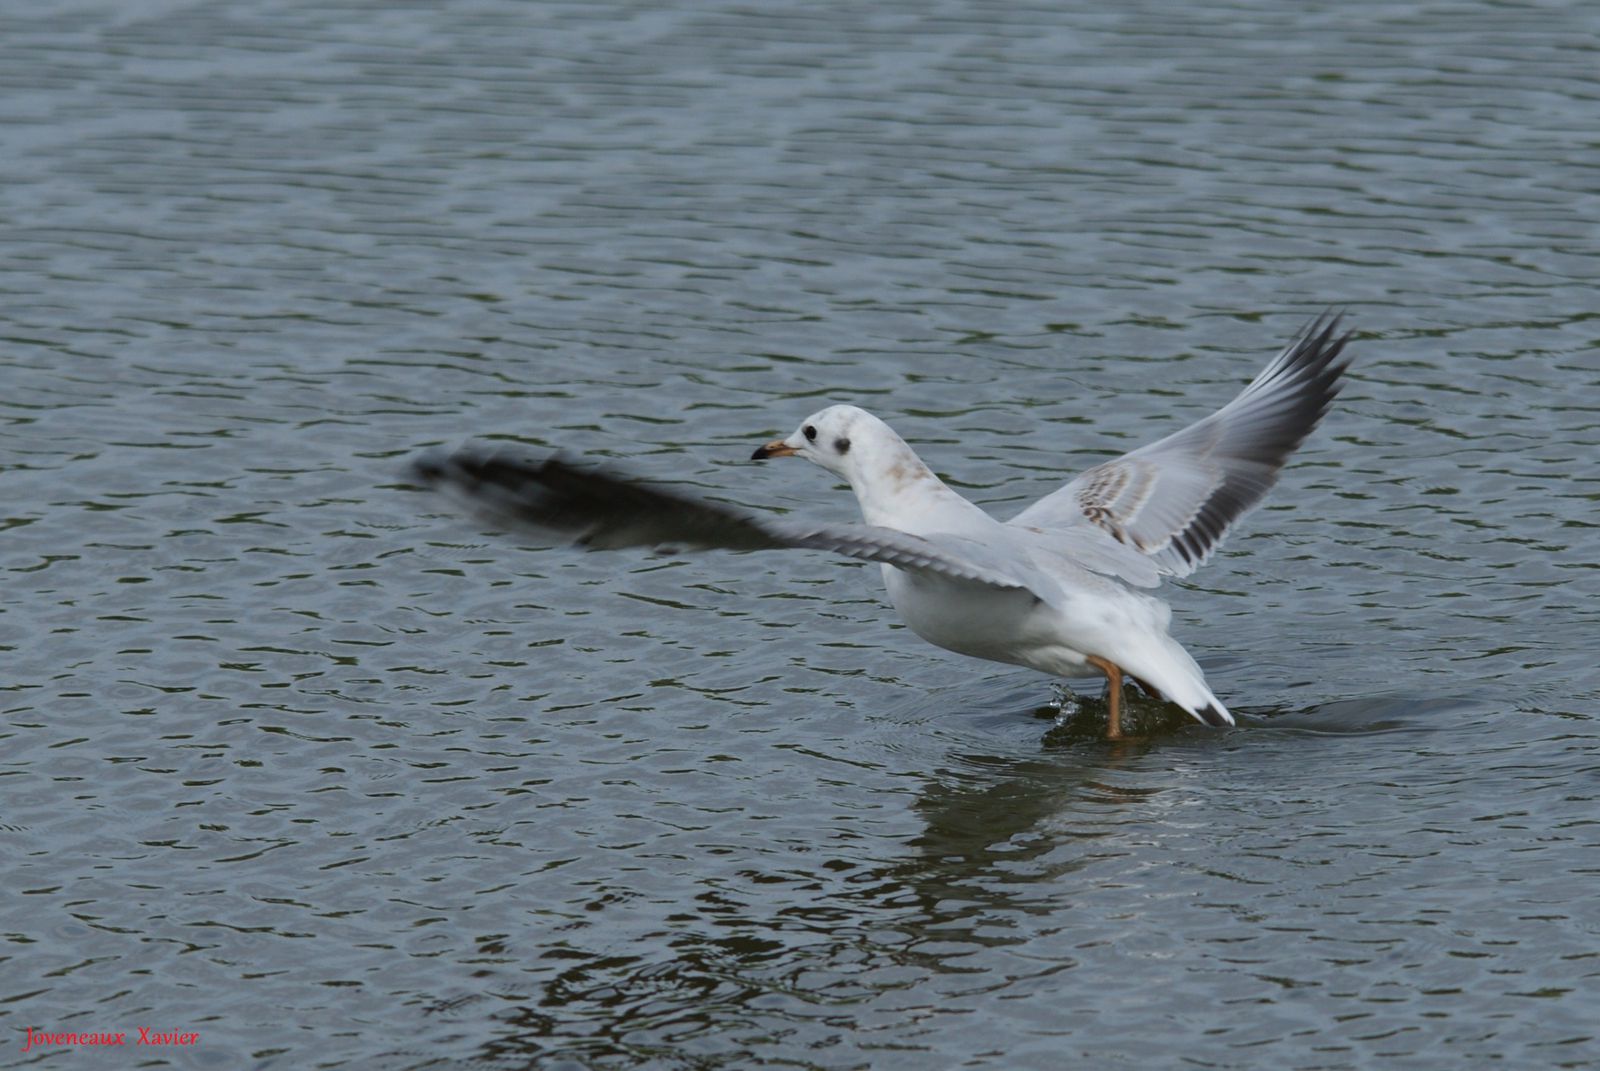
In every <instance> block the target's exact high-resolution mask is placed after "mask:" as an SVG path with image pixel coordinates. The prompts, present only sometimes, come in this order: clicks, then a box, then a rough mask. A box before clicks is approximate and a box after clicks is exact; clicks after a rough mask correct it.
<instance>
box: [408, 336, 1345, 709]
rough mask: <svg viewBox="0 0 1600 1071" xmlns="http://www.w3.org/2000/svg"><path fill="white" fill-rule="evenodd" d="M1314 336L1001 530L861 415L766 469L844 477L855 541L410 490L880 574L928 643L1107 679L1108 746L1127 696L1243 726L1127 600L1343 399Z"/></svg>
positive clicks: (721, 510)
mask: <svg viewBox="0 0 1600 1071" xmlns="http://www.w3.org/2000/svg"><path fill="white" fill-rule="evenodd" d="M1338 328H1339V318H1338V317H1333V318H1331V319H1329V318H1326V317H1324V318H1320V319H1318V320H1317V321H1316V322H1314V323H1312V324H1309V325H1308V326H1307V327H1305V328H1304V329H1302V331H1301V332H1300V334H1299V335H1297V336H1296V337H1295V339H1294V341H1293V342H1291V343H1290V344H1289V345H1288V347H1287V348H1285V349H1284V350H1283V352H1282V353H1280V354H1279V355H1278V356H1277V357H1276V358H1275V359H1274V360H1273V361H1272V363H1271V364H1269V365H1267V367H1266V368H1265V369H1264V370H1263V371H1262V372H1261V374H1260V375H1258V376H1256V378H1255V379H1254V380H1252V381H1251V382H1250V384H1249V386H1247V387H1245V388H1244V390H1243V391H1241V392H1240V393H1239V395H1238V397H1236V398H1234V399H1233V401H1231V402H1229V403H1228V404H1227V405H1225V406H1223V407H1222V408H1221V409H1219V410H1217V411H1216V412H1215V413H1212V414H1211V415H1210V416H1208V417H1206V418H1205V419H1204V420H1201V421H1198V422H1197V423H1194V424H1191V425H1190V426H1189V427H1187V428H1184V429H1183V430H1182V431H1178V432H1175V433H1173V434H1172V435H1169V436H1167V437H1166V438H1164V439H1162V440H1160V441H1159V442H1155V443H1151V444H1150V445H1149V446H1145V447H1142V448H1140V449H1138V450H1134V451H1132V452H1131V453H1127V454H1124V455H1122V456H1121V457H1117V458H1113V459H1111V460H1110V461H1106V462H1103V463H1101V464H1099V465H1096V466H1094V467H1093V468H1091V469H1089V470H1087V471H1086V472H1084V473H1082V474H1081V475H1079V476H1078V477H1077V478H1075V479H1073V480H1071V481H1070V482H1068V483H1067V484H1066V485H1065V486H1063V487H1061V488H1060V489H1059V490H1057V491H1054V492H1052V493H1051V494H1048V495H1046V496H1045V497H1044V498H1041V499H1040V500H1039V501H1037V502H1035V503H1034V504H1033V505H1031V506H1029V507H1028V508H1027V509H1025V510H1023V511H1022V512H1021V513H1019V514H1017V515H1016V516H1015V517H1012V518H1011V519H1010V520H1008V521H1000V520H996V519H995V518H993V517H991V516H990V515H989V514H988V513H986V512H984V511H983V510H982V509H980V508H979V507H978V506H975V505H973V504H972V503H971V502H969V501H967V500H966V499H965V498H963V497H961V495H959V494H957V493H956V492H955V491H953V490H951V489H950V487H949V486H947V485H946V484H945V483H944V482H943V481H942V480H940V479H939V478H938V477H937V476H935V475H934V474H933V470H931V469H929V468H928V466H927V465H926V464H924V463H923V461H922V459H921V458H919V457H918V456H917V455H916V453H915V452H914V451H913V450H912V449H911V447H910V446H908V445H906V442H905V440H904V439H902V438H900V436H899V435H896V434H895V433H894V431H893V430H892V429H891V428H890V427H889V425H887V424H885V423H884V422H883V421H881V420H879V419H878V418H877V417H875V416H873V415H872V414H871V413H868V412H867V411H866V410H864V409H859V408H857V407H856V406H853V405H830V406H828V407H827V408H826V409H821V410H819V411H817V412H815V413H813V414H811V415H810V416H808V417H806V419H805V420H804V421H802V422H801V424H800V426H799V427H798V428H796V429H795V431H794V433H793V434H792V435H790V436H789V437H788V438H784V439H775V440H773V441H772V442H769V443H767V444H766V445H765V446H762V447H760V448H759V449H757V450H756V452H755V454H754V455H753V457H754V458H755V459H757V460H760V459H763V458H774V457H801V458H805V459H806V460H807V461H810V462H812V463H813V464H816V465H820V466H822V467H823V468H825V469H827V470H828V471H829V472H831V473H833V474H835V475H836V476H839V477H841V478H843V479H844V480H845V481H847V482H848V483H849V484H850V487H851V489H852V490H853V491H855V494H856V501H857V502H858V503H859V504H860V506H861V517H862V521H863V522H864V523H862V524H826V523H814V522H811V521H804V520H793V519H789V518H781V519H780V518H775V517H765V516H761V517H758V516H755V515H752V514H747V513H743V512H740V511H737V510H734V509H730V508H728V507H726V506H723V505H720V504H715V503H711V502H706V501H703V500H700V499H697V498H693V497H690V496H688V495H685V494H682V493H680V492H677V491H666V490H662V489H660V488H656V487H647V486H644V485H642V484H639V483H637V482H634V481H632V480H630V479H628V478H625V477H621V476H618V475H613V474H610V473H607V472H604V471H600V470H596V469H593V468H588V467H580V466H575V465H572V464H569V463H568V462H565V461H562V460H560V459H559V458H549V459H546V460H543V461H529V460H526V459H524V458H518V457H515V456H512V455H510V454H508V453H507V452H505V451H503V450H501V451H494V452H482V451H477V450H473V449H471V448H465V449H462V450H459V451H457V452H456V453H454V454H450V455H439V454H432V455H427V456H424V457H422V458H419V459H418V460H417V461H416V462H415V464H414V472H415V473H416V474H417V475H418V476H419V477H420V478H422V479H423V480H425V481H426V482H428V483H430V484H433V485H435V486H438V487H441V488H443V489H445V490H448V491H452V492H454V493H456V494H457V495H458V496H460V497H463V498H465V499H466V500H468V501H469V502H471V503H472V504H474V505H475V506H477V507H479V508H481V509H484V510H486V511H487V512H489V513H490V514H492V515H493V516H495V517H496V518H497V519H500V520H503V521H509V522H511V523H513V524H516V525H518V526H519V527H529V528H533V529H538V530H543V531H546V532H556V533H562V534H566V535H569V536H573V537H575V538H576V540H577V542H578V543H579V544H581V545H583V546H587V547H590V548H595V549H612V548H618V547H634V546H659V545H663V544H670V545H673V546H680V547H692V548H697V549H716V548H721V549H728V550H771V549H780V548H786V547H804V548H810V549H815V550H827V551H832V552H834V553H836V554H843V555H846V556H848V557H852V558H861V559H864V560H866V561H874V562H880V563H882V566H883V579H884V583H885V585H886V586H887V588H888V591H889V601H890V602H891V603H892V604H893V605H894V608H895V609H896V610H897V611H899V613H900V616H901V617H902V618H903V619H904V620H905V622H906V624H907V625H909V626H910V627H911V630H912V631H913V632H915V633H916V634H917V635H918V636H921V637H922V638H923V639H925V640H927V641H928V642H929V643H932V644H934V645H936V646H938V647H943V648H945V649H946V650H950V651H955V652H957V653H959V654H965V655H972V656H973V657H976V658H984V659H989V660H991V661H995V662H1005V663H1010V664H1013V665H1019V666H1027V667H1029V668H1031V669H1036V670H1039V671H1040V672H1043V673H1048V674H1050V675H1052V676H1058V677H1060V676H1074V675H1077V674H1078V673H1079V672H1080V671H1081V670H1083V669H1084V667H1085V666H1093V667H1094V668H1095V669H1097V670H1099V671H1100V672H1101V673H1104V674H1105V676H1106V681H1107V685H1108V688H1109V691H1108V697H1109V698H1108V704H1107V705H1108V707H1109V724H1108V729H1107V736H1108V737H1110V738H1112V739H1115V738H1118V737H1120V736H1121V735H1122V723H1121V696H1122V678H1123V675H1124V674H1126V675H1128V676H1131V677H1133V678H1134V679H1135V680H1137V681H1138V682H1139V683H1140V684H1141V685H1143V686H1144V687H1145V688H1146V690H1147V691H1154V692H1158V693H1160V694H1161V695H1163V696H1165V697H1166V698H1167V699H1169V700H1170V701H1172V702H1173V703H1176V704H1177V705H1178V706H1180V707H1182V708H1183V709H1184V710H1186V711H1187V712H1188V713H1189V714H1190V715H1192V716H1193V717H1194V718H1195V719H1196V720H1198V721H1200V722H1202V723H1203V724H1206V725H1211V726H1224V725H1232V724H1234V720H1233V715H1232V714H1230V713H1228V709H1227V708H1226V707H1225V706H1223V704H1222V701H1221V700H1219V699H1218V698H1217V697H1216V695H1215V693H1213V692H1212V691H1211V688H1210V687H1209V686H1208V685H1207V684H1206V680H1205V675H1204V674H1203V673H1201V671H1200V667H1199V666H1198V665H1197V664H1196V663H1195V660H1194V659H1193V658H1191V657H1190V656H1189V653H1188V652H1187V651H1185V650H1184V649H1183V647H1182V646H1180V645H1179V644H1178V641H1177V640H1175V639H1173V638H1172V636H1171V635H1169V634H1168V632H1167V628H1168V624H1169V622H1170V621H1171V618H1172V610H1171V609H1170V608H1169V607H1168V606H1167V605H1166V603H1164V602H1162V601H1160V600H1159V599H1156V598H1154V597H1152V596H1150V595H1146V594H1144V593H1142V592H1139V591H1135V590H1133V589H1132V588H1130V587H1129V585H1133V586H1134V587H1145V588H1148V587H1154V586H1156V585H1157V584H1159V583H1160V580H1161V577H1162V576H1163V575H1166V576H1188V575H1189V574H1190V573H1192V572H1193V571H1194V570H1195V569H1196V568H1198V567H1199V566H1200V565H1201V564H1202V563H1204V562H1205V560H1206V559H1207V558H1209V557H1210V556H1211V554H1212V552H1213V551H1215V550H1216V548H1217V545H1218V544H1219V543H1221V542H1222V539H1223V537H1224V536H1225V535H1226V534H1227V532H1228V531H1229V529H1231V528H1232V527H1233V525H1234V523H1235V522H1237V521H1238V520H1239V518H1240V517H1242V516H1243V515H1244V514H1245V513H1246V512H1248V511H1249V510H1250V509H1251V508H1252V507H1254V506H1255V505H1256V504H1257V503H1259V502H1260V501H1261V499H1262V498H1263V497H1264V496H1265V495H1266V493H1267V491H1268V490H1270V489H1271V487H1272V485H1273V484H1274V483H1275V482H1277V478H1278V472H1279V470H1280V469H1282V467H1283V465H1284V462H1285V461H1287V460H1288V458H1289V455H1290V454H1291V453H1293V452H1294V450H1295V448H1296V447H1298V446H1299V445H1300V444H1301V443H1302V442H1303V441H1304V440H1305V438H1306V436H1308V435H1309V434H1311V432H1312V430H1313V429H1314V428H1315V427H1316V426H1317V422H1318V421H1319V420H1321V418H1322V415H1323V413H1325V412H1326V411H1327V409H1328V406H1329V404H1330V403H1331V402H1332V401H1333V399H1334V397H1335V396H1336V395H1337V394H1338V393H1339V388H1340V386H1341V384H1340V376H1341V375H1342V373H1343V372H1344V370H1345V366H1346V364H1347V363H1348V361H1347V359H1346V358H1344V357H1343V351H1344V347H1345V343H1346V342H1347V341H1348V340H1349V338H1350V335H1349V334H1348V333H1345V334H1339V333H1338Z"/></svg>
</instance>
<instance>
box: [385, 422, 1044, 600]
mask: <svg viewBox="0 0 1600 1071" xmlns="http://www.w3.org/2000/svg"><path fill="white" fill-rule="evenodd" d="M412 472H413V474H414V475H416V476H417V477H418V478H420V479H421V480H423V481H424V482H425V483H428V484H430V485H432V486H434V487H437V488H439V489H441V490H443V491H446V492H448V493H450V494H451V495H453V496H454V497H456V498H458V499H461V500H463V501H465V502H467V503H468V504H469V505H471V506H474V507H476V508H477V509H479V510H481V511H483V512H485V513H487V514H489V515H490V516H491V517H493V518H495V519H496V520H498V521H502V522H508V523H511V524H514V525H516V526H518V527H521V528H531V529H535V530H538V531H542V532H547V533H549V532H553V533H556V534H560V535H565V536H568V537H570V538H572V539H573V540H574V541H576V542H577V543H578V544H579V545H580V546H584V547H589V548H591V549H596V550H613V549H616V548H620V547H655V546H661V545H664V544H670V545H673V546H679V547H685V548H693V549H698V550H779V549H783V548H789V547H793V548H804V549H809V550H825V551H831V552H832V553H834V554H842V555H844V556H845V557H848V558H859V559H862V560H863V561H871V562H883V563H887V564H889V565H894V566H898V567H900V568H902V569H908V570H911V571H913V572H926V573H934V574H938V575H941V576H945V577H950V578H953V579H956V580H967V581H973V582H976V583H980V584H985V585H988V586H990V587H995V588H1026V587H1027V586H1028V585H1027V584H1026V583H1024V582H1023V581H1021V580H1018V579H1016V578H1014V577H1013V576H1012V575H1010V574H1009V573H1008V572H1007V571H1006V570H1004V569H1001V568H997V567H996V566H995V565H993V564H990V563H987V562H984V561H981V560H975V559H981V558H983V557H987V556H988V555H986V554H984V553H983V551H982V548H981V547H978V546H976V545H973V546H972V547H971V548H970V550H971V551H973V552H975V553H973V554H968V553H964V551H965V550H967V549H969V548H964V547H962V546H960V545H959V544H960V543H961V542H962V541H957V540H950V541H946V540H940V541H939V542H937V543H936V542H934V541H933V540H930V539H924V538H923V537H921V536H915V535H911V534H909V533H906V532H900V531H897V530H895V529H893V528H884V527H880V526H877V525H865V524H822V525H817V524H803V523H798V522H795V521H788V520H781V519H767V518H757V517H754V516H751V515H749V514H746V513H742V512H739V511H737V510H734V509H730V508H728V507H727V506H723V505H719V504H717V503H713V502H706V501H704V500H701V499H696V498H691V497H689V496H687V495H684V494H681V493H678V492H676V491H667V490H663V489H661V488H657V487H650V486H647V485H645V484H642V483H638V482H635V481H633V480H630V479H627V478H624V477H622V476H618V475H614V474H612V473H608V472H605V471H602V470H599V469H593V468H583V467H578V466H575V465H571V464H569V463H567V462H565V461H562V460H560V459H559V458H549V459H546V460H544V461H531V460H527V459H524V458H517V457H513V456H511V455H509V454H508V453H507V452H504V451H500V452H493V453H480V452H477V451H473V450H471V449H464V450H460V451H457V452H456V453H454V454H449V455H438V454H433V455H427V456H424V457H421V458H419V459H417V460H416V461H415V462H413V464H412Z"/></svg>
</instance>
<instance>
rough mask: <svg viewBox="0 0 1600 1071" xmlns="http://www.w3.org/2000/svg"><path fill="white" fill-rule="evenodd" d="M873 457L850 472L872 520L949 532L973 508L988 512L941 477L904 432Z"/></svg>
mask: <svg viewBox="0 0 1600 1071" xmlns="http://www.w3.org/2000/svg"><path fill="white" fill-rule="evenodd" d="M863 460H865V459H863ZM873 462H874V463H873V464H870V465H860V466H855V467H853V468H852V469H851V471H850V472H849V473H847V476H848V478H849V480H850V488H851V490H853V491H855V493H856V501H857V502H858V503H860V505H861V517H862V519H863V520H864V521H866V522H867V523H868V524H881V525H883V526H885V527H887V528H898V529H900V530H902V531H912V532H915V531H918V530H919V529H920V530H927V531H946V530H949V528H950V527H951V526H952V525H955V524H956V523H957V522H959V520H961V519H962V518H965V517H968V516H970V514H971V513H973V512H980V513H981V512H982V511H980V510H978V507H976V506H974V505H973V504H972V503H970V502H968V501H967V500H966V499H965V498H962V497H961V496H960V495H959V494H957V493H956V492H955V491H953V490H951V489H950V488H949V487H948V486H947V485H946V484H945V482H944V481H943V480H941V479H939V477H937V476H935V475H934V474H933V470H932V469H930V468H929V467H928V466H927V464H926V463H924V462H923V460H922V459H921V458H920V457H918V456H917V454H916V451H914V450H912V449H911V447H909V446H907V445H906V444H905V442H904V441H903V440H901V439H900V438H899V437H898V436H895V437H894V439H893V440H892V441H890V442H886V443H885V444H884V448H883V449H882V450H881V452H880V453H879V456H878V457H876V458H874V459H873Z"/></svg>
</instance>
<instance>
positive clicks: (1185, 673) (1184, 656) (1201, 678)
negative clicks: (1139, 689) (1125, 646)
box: [1122, 636, 1234, 728]
mask: <svg viewBox="0 0 1600 1071" xmlns="http://www.w3.org/2000/svg"><path fill="white" fill-rule="evenodd" d="M1151 639H1152V640H1156V639H1157V638H1156V637H1151ZM1137 662H1138V664H1137V665H1134V664H1132V663H1131V661H1130V662H1127V663H1124V664H1123V666H1122V668H1123V669H1124V670H1125V671H1127V672H1128V673H1131V674H1133V676H1135V677H1137V678H1138V679H1139V680H1141V681H1144V682H1146V683H1148V684H1150V685H1151V686H1152V687H1154V688H1155V689H1156V690H1157V691H1159V692H1160V693H1161V694H1162V695H1164V696H1166V697H1167V698H1168V699H1170V700H1172V702H1174V703H1176V704H1178V705H1179V706H1180V707H1182V708H1183V709H1184V710H1186V711H1188V712H1189V714H1190V716H1191V717H1193V718H1194V719H1195V720H1196V721H1198V722H1200V723H1201V724H1202V725H1210V726H1212V727H1213V728H1221V727H1223V726H1227V725H1233V724H1234V720H1233V715H1232V714H1230V713H1228V708H1227V707H1225V706H1223V705H1222V700H1220V699H1218V698H1217V696H1216V693H1214V692H1213V691H1212V690H1211V686H1210V685H1208V684H1206V676H1205V674H1204V673H1203V672H1201V670H1200V665H1199V663H1197V662H1196V661H1195V660H1194V659H1193V658H1191V657H1190V656H1189V652H1188V651H1185V650H1184V649H1183V648H1182V646H1180V645H1179V643H1178V641H1177V640H1175V639H1173V638H1172V637H1170V636H1161V637H1159V640H1157V642H1155V643H1152V644H1151V649H1150V651H1149V652H1148V657H1143V658H1139V659H1137Z"/></svg>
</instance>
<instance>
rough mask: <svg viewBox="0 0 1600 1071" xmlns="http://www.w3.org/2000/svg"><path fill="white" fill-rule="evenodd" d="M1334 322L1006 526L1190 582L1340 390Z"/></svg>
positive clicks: (1340, 358)
mask: <svg viewBox="0 0 1600 1071" xmlns="http://www.w3.org/2000/svg"><path fill="white" fill-rule="evenodd" d="M1340 320H1341V317H1338V316H1333V317H1327V316H1323V317H1319V318H1318V319H1317V320H1315V321H1314V322H1312V323H1311V324H1309V325H1307V326H1306V327H1305V328H1303V329H1302V330H1301V331H1300V333H1299V334H1298V335H1297V336H1296V337H1295V339H1294V341H1292V342H1291V343H1290V344H1289V345H1288V346H1287V347H1286V348H1285V349H1284V350H1283V352H1282V353H1280V354H1278V356H1277V358H1276V359H1274V360H1273V362H1272V363H1271V364H1269V365H1268V366H1267V367H1266V368H1265V369H1264V370H1262V372H1261V374H1260V375H1258V376H1257V377H1256V378H1255V379H1254V380H1252V381H1251V382H1250V384H1249V386H1247V387H1245V388H1244V390H1242V391H1241V392H1239V395H1238V397H1236V398H1234V399H1233V401H1231V402H1229V403H1228V404H1227V405H1225V406H1223V407H1222V408H1221V409H1219V410H1217V411H1216V412H1215V413H1212V414H1211V415H1210V416H1208V417H1206V418H1205V419H1204V420H1201V421H1198V422H1196V423H1194V424H1191V425H1190V426H1189V427H1187V428H1184V429H1183V430H1182V431H1179V432H1175V433H1174V434H1172V435H1169V436H1167V437H1166V438H1165V439H1162V440H1160V441H1159V442H1155V443H1151V444H1150V445H1149V446H1145V447H1141V448H1140V449H1138V450H1134V451H1132V452H1131V453H1127V454H1124V455H1123V456H1121V457H1119V458H1114V459H1113V460H1111V461H1107V462H1105V463H1104V464H1101V465H1096V466H1095V467H1093V468H1091V469H1089V470H1087V471H1086V472H1084V473H1083V474H1082V475H1080V476H1078V477H1077V478H1076V479H1074V480H1072V481H1071V482H1070V483H1068V484H1067V485H1066V486H1064V487H1062V488H1061V489H1060V490H1058V491H1055V492H1053V493H1052V494H1049V495H1046V496H1045V497H1044V498H1041V499H1040V500H1039V501H1037V502H1035V503H1034V504H1033V505H1031V506H1029V507H1028V508H1027V509H1025V510H1023V511H1022V512H1021V513H1019V514H1017V516H1016V517H1014V518H1012V519H1011V522H1010V523H1011V524H1014V525H1019V526H1023V527H1030V528H1039V529H1045V530H1047V531H1048V530H1051V529H1057V530H1071V529H1073V528H1077V527H1081V526H1083V525H1084V524H1090V525H1094V526H1096V527H1098V528H1100V529H1102V530H1104V531H1106V532H1109V533H1110V534H1111V535H1112V536H1114V537H1115V538H1116V539H1117V540H1118V541H1119V542H1121V543H1123V544H1126V545H1127V546H1130V547H1133V548H1134V549H1136V550H1138V551H1139V552H1140V553H1142V554H1144V555H1146V556H1147V557H1148V558H1149V559H1150V560H1151V561H1152V562H1153V563H1154V564H1155V566H1156V568H1157V569H1159V570H1160V571H1161V572H1163V573H1166V574H1169V575H1174V576H1188V575H1189V574H1190V573H1192V572H1194V570H1195V569H1197V568H1199V567H1200V565H1202V564H1203V563H1204V562H1205V561H1206V559H1207V558H1209V557H1210V556H1211V554H1212V552H1214V551H1215V550H1216V548H1217V545H1218V544H1220V543H1221V542H1222V540H1223V538H1224V537H1225V536H1226V535H1227V534H1228V531H1229V529H1230V528H1232V526H1233V525H1234V524H1235V523H1236V522H1237V521H1238V520H1239V518H1240V517H1242V516H1244V515H1245V514H1246V513H1248V512H1249V511H1250V510H1251V509H1253V508H1254V507H1255V506H1256V505H1257V504H1258V503H1259V502H1260V501H1261V499H1262V498H1264V497H1265V496H1266V494H1267V492H1268V491H1269V490H1271V488H1272V485H1273V484H1274V483H1276V482H1277V479H1278V473H1279V471H1280V470H1281V469H1282V468H1283V465H1284V463H1285V462H1286V461H1288V459H1289V455H1290V454H1292V453H1294V451H1295V449H1296V448H1297V447H1299V445H1300V444H1301V443H1302V442H1304V441H1305V439H1306V437H1307V436H1308V435H1310V434H1311V432H1312V431H1313V429H1315V428H1316V426H1317V423H1318V422H1319V421H1320V420H1321V419H1322V416H1323V414H1324V413H1326V412H1327V410H1328V406H1329V405H1330V404H1331V403H1332V402H1333V399H1334V398H1335V397H1336V396H1337V395H1338V393H1339V389H1340V387H1341V386H1342V384H1341V382H1340V377H1341V376H1342V375H1343V373H1344V370H1345V368H1346V366H1347V365H1348V363H1349V361H1348V359H1347V358H1345V357H1344V347H1345V343H1346V342H1347V341H1349V338H1350V335H1349V333H1348V332H1346V333H1344V334H1339V325H1340Z"/></svg>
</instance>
